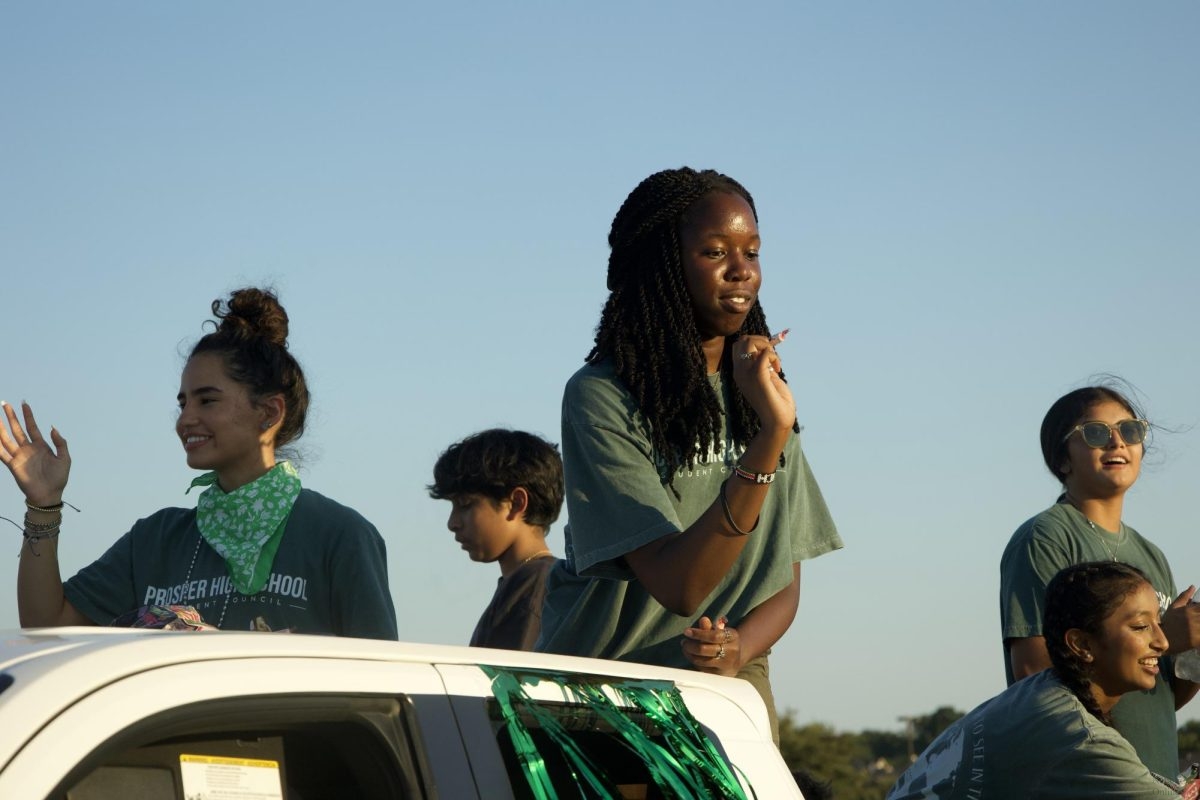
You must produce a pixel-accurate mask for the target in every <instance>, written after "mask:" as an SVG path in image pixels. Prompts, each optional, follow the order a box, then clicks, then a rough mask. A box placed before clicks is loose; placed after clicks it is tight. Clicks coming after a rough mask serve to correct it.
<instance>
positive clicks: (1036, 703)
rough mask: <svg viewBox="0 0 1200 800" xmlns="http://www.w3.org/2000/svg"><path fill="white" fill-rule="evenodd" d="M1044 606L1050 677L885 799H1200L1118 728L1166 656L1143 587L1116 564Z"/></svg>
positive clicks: (1067, 582)
mask: <svg viewBox="0 0 1200 800" xmlns="http://www.w3.org/2000/svg"><path fill="white" fill-rule="evenodd" d="M1045 607H1046V613H1045V618H1044V623H1043V626H1042V629H1043V632H1044V634H1045V644H1046V650H1047V653H1048V657H1049V660H1050V669H1047V670H1043V671H1042V672H1039V673H1037V674H1036V675H1033V676H1031V677H1029V678H1026V679H1025V680H1021V681H1017V682H1016V683H1014V684H1013V685H1012V686H1010V687H1008V689H1007V690H1006V691H1004V692H1003V693H1001V694H999V695H997V696H996V697H993V698H992V699H991V700H988V701H987V702H986V703H984V704H982V705H980V706H979V707H977V708H976V709H974V710H973V711H971V712H970V713H969V714H967V715H966V716H965V717H963V718H962V719H960V720H959V721H958V722H956V723H954V724H953V725H951V726H950V727H949V728H947V729H946V730H945V731H943V732H942V733H941V734H940V735H939V736H938V737H937V738H936V739H935V740H934V741H933V743H932V744H930V745H929V747H927V748H925V752H923V753H921V755H920V756H918V757H917V759H916V760H915V761H914V762H913V764H912V766H911V767H909V768H908V770H907V771H905V773H904V774H903V775H901V776H900V779H899V780H898V781H897V782H896V785H895V786H893V787H892V790H891V792H889V793H888V796H887V797H888V800H918V799H919V798H938V799H939V800H971V798H988V800H1009V799H1010V798H1011V800H1052V799H1054V798H1088V800H1100V799H1101V798H1129V800H1150V799H1151V798H1156V797H1162V798H1171V797H1177V796H1178V795H1179V794H1181V793H1183V794H1184V796H1185V797H1191V798H1194V797H1195V796H1196V788H1195V787H1194V786H1188V787H1186V789H1185V787H1182V786H1175V784H1174V781H1172V780H1171V778H1173V777H1174V776H1175V774H1176V772H1177V769H1176V768H1174V767H1173V768H1172V769H1171V771H1170V773H1169V774H1168V775H1162V776H1156V775H1154V774H1152V773H1151V771H1150V770H1148V769H1147V768H1146V765H1145V764H1143V763H1142V762H1141V760H1139V758H1138V754H1137V753H1136V752H1135V751H1134V749H1133V747H1132V746H1131V745H1130V744H1129V742H1128V741H1126V740H1125V739H1124V738H1123V737H1122V736H1121V734H1120V733H1119V732H1117V731H1116V730H1115V729H1114V728H1112V727H1111V725H1112V721H1111V717H1110V715H1111V713H1112V711H1113V708H1114V707H1116V706H1117V705H1118V704H1117V701H1118V700H1121V698H1122V697H1126V698H1128V697H1130V696H1133V695H1136V694H1138V693H1140V692H1145V691H1148V690H1150V689H1152V688H1153V687H1154V684H1155V682H1156V681H1157V680H1158V675H1159V672H1160V671H1161V670H1162V667H1161V661H1160V659H1161V657H1162V655H1163V654H1164V653H1165V652H1166V650H1167V637H1166V635H1165V634H1164V633H1163V629H1162V627H1161V626H1160V625H1159V624H1158V596H1157V595H1156V594H1155V591H1154V587H1153V586H1151V585H1150V583H1149V581H1147V580H1146V576H1145V575H1143V574H1142V572H1141V571H1140V570H1138V569H1137V568H1135V567H1131V566H1129V565H1128V564H1121V563H1118V562H1116V561H1099V562H1088V563H1083V564H1076V565H1074V566H1070V567H1067V568H1066V569H1064V570H1062V571H1061V572H1059V573H1058V574H1057V575H1056V576H1055V577H1054V578H1053V579H1052V580H1051V581H1050V584H1049V586H1048V587H1047V589H1046V601H1045ZM1122 702H1125V701H1122Z"/></svg>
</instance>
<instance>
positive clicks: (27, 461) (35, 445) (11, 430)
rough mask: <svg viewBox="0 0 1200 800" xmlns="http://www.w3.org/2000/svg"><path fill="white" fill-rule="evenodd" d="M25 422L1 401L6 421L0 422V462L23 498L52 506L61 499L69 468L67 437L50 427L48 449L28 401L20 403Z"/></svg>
mask: <svg viewBox="0 0 1200 800" xmlns="http://www.w3.org/2000/svg"><path fill="white" fill-rule="evenodd" d="M21 410H22V412H23V415H24V417H25V426H24V427H22V426H21V422H20V421H19V420H18V419H17V412H16V409H14V408H13V407H12V406H10V405H9V404H8V403H5V404H4V416H5V418H6V420H7V423H8V424H7V425H5V424H4V423H3V422H0V462H3V463H4V466H6V467H8V471H9V472H11V473H12V476H13V478H14V479H15V480H16V482H17V487H18V488H20V490H21V491H22V492H23V493H24V495H25V499H26V500H27V501H28V502H30V503H32V504H33V505H35V506H53V505H57V504H58V503H59V502H60V501H61V500H62V493H63V489H65V488H66V486H67V476H68V475H69V474H70V472H71V454H70V453H69V452H68V451H67V440H66V439H64V438H63V437H62V436H61V435H60V434H59V432H58V431H57V430H55V429H54V428H51V429H50V440H51V441H52V442H53V443H54V448H53V449H51V447H50V445H49V444H47V443H46V440H45V439H44V438H42V432H41V430H39V429H38V426H37V421H36V420H35V419H34V417H33V409H32V408H30V407H29V404H28V403H22V404H21Z"/></svg>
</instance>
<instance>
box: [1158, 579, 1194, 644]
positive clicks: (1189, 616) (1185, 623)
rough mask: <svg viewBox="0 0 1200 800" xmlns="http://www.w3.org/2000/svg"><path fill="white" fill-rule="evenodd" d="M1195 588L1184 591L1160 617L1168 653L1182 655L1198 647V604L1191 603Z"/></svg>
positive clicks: (1190, 587) (1191, 587)
mask: <svg viewBox="0 0 1200 800" xmlns="http://www.w3.org/2000/svg"><path fill="white" fill-rule="evenodd" d="M1195 595H1196V587H1195V586H1189V587H1188V588H1186V589H1184V590H1183V591H1182V592H1181V593H1180V594H1179V596H1178V597H1176V598H1175V602H1173V603H1171V607H1170V608H1168V609H1167V610H1166V611H1165V612H1163V615H1162V621H1161V622H1160V623H1159V624H1161V625H1162V629H1163V633H1165V634H1166V635H1167V641H1168V642H1170V645H1171V646H1170V648H1168V650H1167V652H1168V653H1182V652H1183V651H1185V650H1193V649H1195V648H1197V647H1200V603H1193V602H1192V599H1193V598H1194V597H1195Z"/></svg>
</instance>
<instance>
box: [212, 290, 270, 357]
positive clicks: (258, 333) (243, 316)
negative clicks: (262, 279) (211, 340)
mask: <svg viewBox="0 0 1200 800" xmlns="http://www.w3.org/2000/svg"><path fill="white" fill-rule="evenodd" d="M212 312H213V316H215V317H216V318H217V319H219V320H220V321H221V324H220V325H219V326H218V327H217V330H218V332H220V333H223V334H226V335H230V336H233V337H235V338H238V339H266V340H267V341H268V342H270V343H271V344H275V345H278V346H280V347H287V337H288V315H287V312H286V311H284V310H283V306H282V305H280V303H279V298H278V297H277V296H276V295H275V293H274V292H273V291H271V290H270V289H257V288H254V287H248V288H245V289H238V290H236V291H234V292H233V293H231V294H230V295H229V299H228V300H224V301H222V300H213V304H212Z"/></svg>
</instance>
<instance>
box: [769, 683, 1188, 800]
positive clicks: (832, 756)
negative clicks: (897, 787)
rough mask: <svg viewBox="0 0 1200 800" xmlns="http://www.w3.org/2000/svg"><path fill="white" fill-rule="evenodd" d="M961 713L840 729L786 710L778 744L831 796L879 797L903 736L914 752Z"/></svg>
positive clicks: (947, 710)
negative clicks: (892, 725) (884, 727)
mask: <svg viewBox="0 0 1200 800" xmlns="http://www.w3.org/2000/svg"><path fill="white" fill-rule="evenodd" d="M962 715H963V713H962V712H961V711H959V710H957V709H955V708H951V707H950V706H942V707H941V708H939V709H937V710H936V711H934V712H933V713H931V714H924V715H921V716H917V717H911V718H908V720H907V723H908V724H907V725H906V728H907V730H901V731H899V732H897V731H874V730H865V731H861V732H859V733H841V732H838V731H836V730H834V729H833V728H831V727H830V726H828V725H824V724H822V723H819V722H814V723H810V724H808V725H798V724H797V723H796V720H795V715H794V713H793V712H791V711H789V712H787V713H785V714H784V715H783V716H782V717H780V719H779V750H780V752H781V753H782V754H783V760H784V761H785V762H787V765H788V766H789V767H791V768H792V769H793V770H797V769H800V770H804V771H805V772H807V773H808V774H809V775H811V776H813V777H814V778H816V779H817V780H818V781H821V782H828V783H829V784H830V788H831V789H832V796H833V800H879V798H881V797H883V796H884V795H885V794H887V791H888V789H890V788H891V786H892V784H893V783H895V781H896V778H898V777H899V776H900V773H901V772H903V771H904V770H905V769H906V768H907V767H908V764H909V753H910V749H909V748H910V742H909V736H910V735H911V736H912V741H911V748H912V749H911V752H912V753H913V754H917V753H920V752H921V751H922V750H924V749H925V748H926V747H928V746H929V744H930V743H931V742H932V741H933V740H934V739H935V738H937V735H938V734H939V733H941V732H942V731H944V730H945V729H946V728H947V727H949V726H950V724H951V723H953V722H955V721H956V720H958V719H959V718H960V717H962ZM1179 761H1180V764H1181V765H1184V766H1186V765H1189V764H1192V763H1193V762H1198V761H1200V722H1189V723H1187V724H1185V725H1183V726H1182V727H1181V728H1180V729H1179ZM1170 777H1172V778H1173V777H1175V776H1174V775H1172V776H1170Z"/></svg>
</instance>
